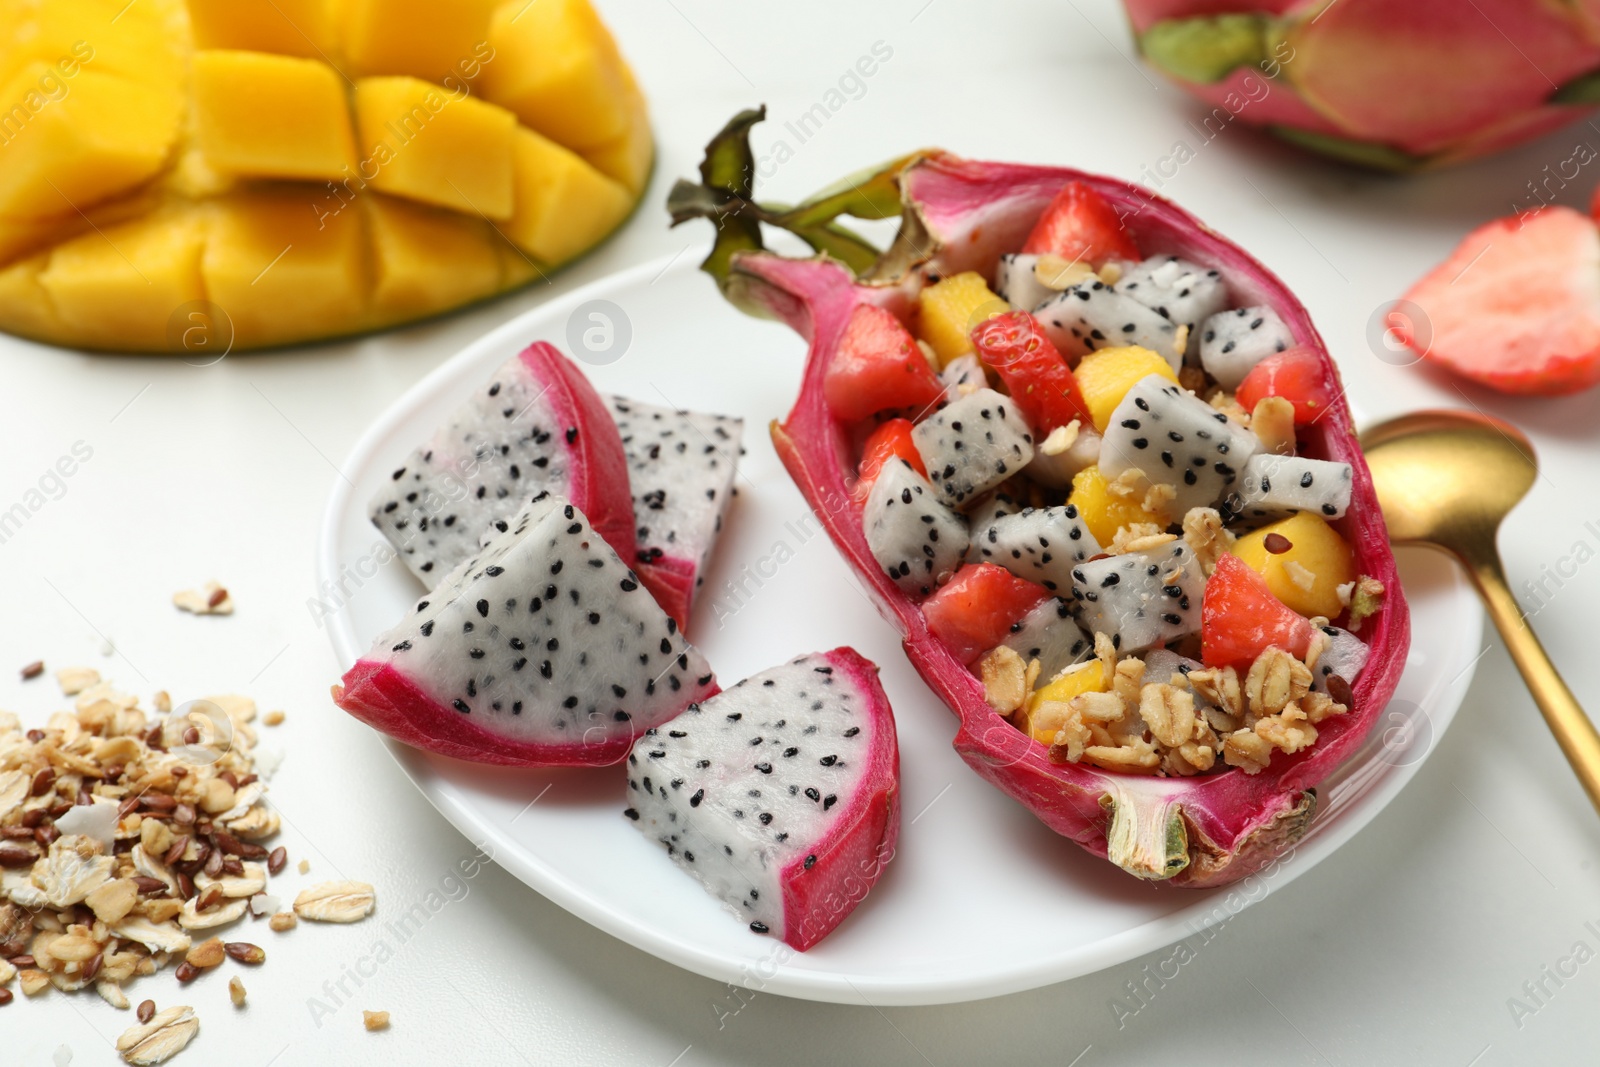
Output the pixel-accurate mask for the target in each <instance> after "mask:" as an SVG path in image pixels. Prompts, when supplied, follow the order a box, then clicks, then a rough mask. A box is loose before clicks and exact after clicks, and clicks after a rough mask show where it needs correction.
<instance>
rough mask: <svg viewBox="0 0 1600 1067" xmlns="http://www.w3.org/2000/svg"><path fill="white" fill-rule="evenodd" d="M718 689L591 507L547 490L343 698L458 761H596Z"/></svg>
mask: <svg viewBox="0 0 1600 1067" xmlns="http://www.w3.org/2000/svg"><path fill="white" fill-rule="evenodd" d="M716 691H717V687H716V682H715V679H714V678H713V677H712V674H711V668H710V667H709V666H707V664H706V661H705V657H703V656H702V655H701V654H700V653H699V651H697V650H696V649H695V648H693V647H692V646H691V645H689V644H688V642H686V641H685V640H684V638H683V634H682V633H681V632H680V631H679V629H678V624H677V623H676V622H674V621H673V620H672V619H671V618H670V617H669V616H668V615H667V614H666V613H665V612H663V611H662V610H661V608H660V607H659V606H658V605H657V604H656V602H655V601H654V600H653V599H652V598H651V597H650V594H649V593H648V592H646V591H645V590H644V588H643V587H642V586H641V585H640V583H639V579H638V577H637V576H636V575H635V574H634V573H633V571H631V570H629V569H628V567H627V566H626V565H625V564H624V563H623V562H622V560H621V559H620V558H619V557H618V556H617V554H616V552H614V551H612V549H611V546H610V545H608V544H606V542H605V541H604V540H602V539H601V538H600V536H599V535H598V534H597V533H596V532H595V531H594V529H593V528H592V527H591V526H590V525H589V523H588V520H587V519H585V518H584V515H583V513H582V512H581V511H579V510H578V509H577V508H576V507H574V506H573V505H572V504H570V503H568V502H567V501H565V500H563V499H562V498H560V497H556V496H550V495H545V496H542V497H540V498H539V499H537V500H535V501H533V502H531V503H529V504H528V505H527V506H526V507H525V508H524V509H523V510H522V511H520V512H518V513H517V515H515V516H514V517H513V518H512V521H511V524H510V528H509V529H508V530H507V531H506V532H505V533H502V534H498V535H497V536H496V537H494V538H493V539H492V540H491V541H490V542H489V544H488V546H486V547H485V548H484V549H483V550H482V551H481V552H479V553H478V554H477V555H475V556H472V557H469V558H468V559H466V560H464V561H463V562H462V563H461V564H460V565H459V566H457V567H456V569H455V570H453V571H451V572H450V573H449V574H448V575H446V576H445V578H444V580H443V581H441V582H440V583H439V585H438V586H437V587H436V588H435V589H434V590H433V591H432V592H431V593H429V594H428V595H427V596H426V597H424V598H423V599H422V600H420V601H418V602H417V605H416V607H415V609H413V610H412V611H411V612H410V613H408V614H407V616H406V617H405V618H404V619H402V620H401V621H400V622H399V623H398V624H396V625H395V626H394V627H393V628H391V629H390V630H388V631H386V632H385V633H383V634H382V635H380V636H379V637H378V639H377V641H376V642H374V644H373V647H372V650H371V651H370V652H368V653H367V655H366V656H364V657H363V658H362V659H361V660H360V662H358V663H357V664H356V665H355V666H354V667H352V668H351V669H350V670H349V672H348V673H346V674H345V676H344V682H343V689H342V691H341V690H340V689H338V688H337V687H336V688H335V700H337V701H338V703H339V706H340V707H342V708H344V709H345V710H346V711H348V712H350V713H351V714H352V715H354V716H355V717H356V718H358V719H361V720H362V721H363V722H366V723H368V724H369V725H371V726H374V727H376V728H378V729H379V730H382V731H383V732H384V733H387V734H389V735H390V736H391V737H394V738H396V739H398V740H400V741H404V742H405V743H406V744H408V745H413V746H415V747H417V748H422V749H427V750H428V751H430V752H438V753H441V754H443V755H446V756H454V757H456V758H458V759H466V760H473V761H475V762H479V763H499V764H516V765H524V766H534V765H569V764H591V765H598V764H607V763H615V762H617V761H618V760H620V759H622V757H623V756H624V754H626V752H627V751H628V747H629V746H630V745H631V744H632V743H633V740H634V738H635V737H636V736H637V735H638V734H639V733H640V732H641V731H643V730H645V729H647V728H649V727H651V726H655V725H657V724H659V723H662V722H665V721H666V720H667V719H670V718H672V717H673V716H674V715H677V714H678V713H679V712H680V711H682V710H683V709H684V708H685V707H686V706H687V705H688V704H689V703H690V702H692V701H695V700H702V699H704V698H706V697H708V696H710V695H712V694H713V693H715V692H716Z"/></svg>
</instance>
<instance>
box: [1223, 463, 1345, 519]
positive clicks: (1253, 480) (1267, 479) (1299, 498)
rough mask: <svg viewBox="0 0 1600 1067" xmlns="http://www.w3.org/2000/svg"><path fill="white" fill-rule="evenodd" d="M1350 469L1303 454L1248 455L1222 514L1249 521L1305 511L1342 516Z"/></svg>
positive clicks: (1275, 517)
mask: <svg viewBox="0 0 1600 1067" xmlns="http://www.w3.org/2000/svg"><path fill="white" fill-rule="evenodd" d="M1352 475H1353V472H1352V471H1351V469H1350V464H1348V463H1333V462H1330V461H1328V460H1325V459H1307V458H1306V457H1304V456H1274V455H1271V454H1270V453H1269V454H1265V455H1256V456H1251V457H1250V462H1248V463H1246V464H1245V465H1244V470H1243V471H1242V472H1241V473H1240V475H1239V487H1238V489H1237V490H1236V491H1235V492H1232V493H1229V494H1228V498H1227V500H1226V501H1225V502H1224V504H1223V508H1222V510H1223V512H1224V516H1225V517H1239V518H1244V519H1248V520H1249V521H1251V522H1255V521H1257V520H1263V521H1264V520H1267V519H1277V518H1283V517H1284V516H1287V515H1292V514H1293V513H1295V512H1296V511H1309V512H1311V513H1312V514H1313V515H1321V516H1322V517H1323V518H1325V519H1342V518H1344V513H1345V512H1346V511H1348V510H1349V508H1350V487H1351V482H1352Z"/></svg>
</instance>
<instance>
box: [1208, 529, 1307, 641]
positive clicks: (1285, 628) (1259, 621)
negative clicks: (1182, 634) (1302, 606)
mask: <svg viewBox="0 0 1600 1067" xmlns="http://www.w3.org/2000/svg"><path fill="white" fill-rule="evenodd" d="M1271 645H1276V646H1277V647H1278V648H1281V649H1283V650H1284V651H1286V652H1289V653H1291V654H1293V655H1296V656H1302V657H1303V656H1304V655H1305V654H1306V651H1307V650H1308V649H1309V648H1310V647H1311V622H1310V620H1308V619H1307V618H1306V617H1305V616H1303V615H1301V614H1299V613H1297V612H1296V611H1295V610H1294V609H1293V608H1290V607H1289V606H1288V605H1287V604H1285V603H1284V602H1283V601H1281V600H1279V599H1278V598H1277V597H1275V596H1273V595H1272V590H1271V589H1269V588H1268V587H1267V580H1266V579H1265V578H1263V577H1261V575H1259V574H1257V573H1256V572H1255V571H1253V570H1251V569H1250V567H1249V565H1248V564H1246V563H1245V562H1244V560H1242V559H1240V558H1239V557H1238V556H1235V555H1233V554H1231V553H1230V554H1228V555H1225V556H1223V557H1222V558H1221V559H1219V560H1217V569H1216V570H1214V571H1212V572H1211V577H1210V578H1209V579H1207V580H1206V596H1205V600H1204V602H1202V604H1201V605H1200V648H1201V654H1200V658H1201V660H1203V661H1204V663H1205V665H1206V666H1207V667H1230V666H1236V667H1240V668H1243V667H1246V666H1248V665H1250V664H1251V663H1254V662H1255V659H1256V657H1257V656H1259V655H1261V653H1262V652H1265V651H1266V650H1267V648H1268V646H1271Z"/></svg>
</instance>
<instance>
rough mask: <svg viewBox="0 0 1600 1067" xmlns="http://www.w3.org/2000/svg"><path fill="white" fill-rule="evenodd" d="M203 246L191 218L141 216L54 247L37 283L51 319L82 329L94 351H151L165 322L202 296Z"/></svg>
mask: <svg viewBox="0 0 1600 1067" xmlns="http://www.w3.org/2000/svg"><path fill="white" fill-rule="evenodd" d="M204 246H205V241H204V234H203V233H202V224H201V220H200V219H199V218H198V217H197V216H195V215H193V214H173V215H167V214H164V213H157V214H153V215H145V216H143V217H141V218H138V219H135V220H133V221H131V222H125V223H123V224H121V225H119V226H112V227H109V228H107V229H104V230H102V231H98V232H96V231H91V232H89V233H85V234H83V235H82V236H80V237H77V238H75V239H73V240H71V241H68V242H67V243H66V244H63V245H58V246H57V247H56V248H55V250H54V251H53V252H52V253H51V255H50V264H49V266H48V267H46V268H45V269H44V270H43V271H42V272H41V273H40V275H39V283H40V285H42V286H43V287H44V290H45V292H46V293H47V294H48V295H49V297H50V301H51V303H52V304H53V305H54V307H55V310H56V313H57V314H58V315H60V316H61V318H62V319H63V320H64V321H67V322H79V323H83V327H82V328H83V329H85V330H87V331H89V336H90V337H91V339H92V340H93V341H94V342H95V343H97V344H100V345H104V346H107V347H120V346H124V345H125V346H127V347H129V348H133V349H139V348H152V347H159V346H161V345H164V344H166V343H167V340H168V330H169V326H170V325H171V320H172V316H173V315H174V314H175V313H178V312H179V310H180V309H181V308H183V307H184V305H186V304H189V303H191V302H193V301H197V300H200V299H201V298H202V296H203V295H204V288H203V287H202V285H201V282H200V254H201V250H202V249H203V248H204Z"/></svg>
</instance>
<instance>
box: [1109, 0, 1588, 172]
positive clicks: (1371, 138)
mask: <svg viewBox="0 0 1600 1067" xmlns="http://www.w3.org/2000/svg"><path fill="white" fill-rule="evenodd" d="M1126 5H1127V9H1128V16H1129V18H1130V20H1131V21H1132V23H1133V31H1134V36H1135V39H1136V41H1137V43H1138V47H1139V50H1140V52H1141V53H1143V55H1144V57H1145V59H1146V60H1147V61H1148V62H1149V63H1150V64H1151V65H1152V66H1154V67H1156V68H1157V69H1159V70H1160V71H1162V72H1163V73H1165V74H1167V75H1168V76H1170V77H1171V78H1172V79H1173V80H1174V81H1176V82H1178V84H1180V85H1181V86H1183V87H1184V88H1185V89H1187V90H1188V91H1189V92H1191V93H1193V94H1194V95H1195V96H1197V97H1199V98H1200V99H1201V100H1203V101H1205V102H1206V103H1208V104H1210V105H1212V107H1213V111H1212V113H1211V114H1210V115H1208V116H1206V118H1204V119H1203V120H1202V121H1201V124H1200V125H1199V126H1197V127H1196V130H1197V132H1200V133H1201V134H1202V135H1203V136H1205V137H1206V138H1207V139H1208V140H1209V139H1210V138H1211V137H1215V136H1216V135H1217V134H1218V133H1220V132H1221V131H1222V129H1224V128H1226V127H1227V125H1229V124H1230V123H1231V122H1232V121H1233V120H1234V119H1236V118H1237V119H1239V120H1241V121H1243V122H1247V123H1250V124H1251V125H1255V126H1262V127H1264V128H1266V129H1268V130H1270V131H1271V132H1273V133H1275V134H1277V135H1278V136H1280V137H1282V138H1284V139H1285V140H1288V141H1291V142H1293V143H1295V144H1298V145H1301V146H1303V147H1306V148H1310V149H1313V150H1315V151H1319V152H1323V153H1325V154H1327V155H1331V156H1334V157H1336V158H1338V159H1342V160H1345V161H1347V162H1353V163H1360V164H1364V165H1367V166H1374V167H1381V168H1384V169H1390V170H1409V169H1412V168H1416V167H1422V166H1435V165H1440V164H1447V163H1453V162H1457V161H1459V160H1463V159H1468V158H1470V157H1472V156H1480V155H1487V154H1489V153H1491V152H1497V151H1499V150H1500V149H1502V148H1506V147H1509V146H1510V145H1513V144H1516V143H1517V142H1519V141H1524V140H1527V139H1529V138H1532V137H1537V136H1539V135H1541V134H1545V133H1548V132H1550V131H1552V130H1555V129H1558V128H1560V127H1561V126H1563V125H1565V124H1567V123H1568V122H1571V121H1572V120H1573V119H1575V118H1578V117H1579V116H1581V115H1583V114H1584V113H1585V112H1586V111H1587V110H1589V109H1590V108H1591V107H1592V106H1593V105H1594V104H1596V103H1600V3H1597V2H1596V0H1126Z"/></svg>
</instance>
